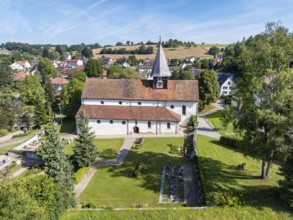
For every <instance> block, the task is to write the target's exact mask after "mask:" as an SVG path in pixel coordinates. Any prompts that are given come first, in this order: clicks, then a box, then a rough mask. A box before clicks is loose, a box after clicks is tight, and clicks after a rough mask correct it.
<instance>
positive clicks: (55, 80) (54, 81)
mask: <svg viewBox="0 0 293 220" xmlns="http://www.w3.org/2000/svg"><path fill="white" fill-rule="evenodd" d="M50 81H51V83H52V84H59V85H64V84H67V83H69V81H68V80H67V79H65V78H63V77H53V78H50Z"/></svg>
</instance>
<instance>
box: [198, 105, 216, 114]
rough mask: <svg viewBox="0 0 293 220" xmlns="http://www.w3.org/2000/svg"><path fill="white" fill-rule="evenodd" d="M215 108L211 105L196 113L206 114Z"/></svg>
mask: <svg viewBox="0 0 293 220" xmlns="http://www.w3.org/2000/svg"><path fill="white" fill-rule="evenodd" d="M215 108H216V107H215V106H214V105H213V104H210V105H206V106H205V107H204V109H203V110H201V111H199V112H198V113H199V114H204V113H206V112H208V111H211V110H213V109H215Z"/></svg>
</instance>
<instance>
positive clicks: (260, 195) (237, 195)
mask: <svg viewBox="0 0 293 220" xmlns="http://www.w3.org/2000/svg"><path fill="white" fill-rule="evenodd" d="M278 197H280V188H278V187H266V188H262V189H254V190H247V191H231V192H210V193H207V194H206V205H207V206H234V205H238V204H244V203H249V202H252V201H259V200H264V199H271V198H278Z"/></svg>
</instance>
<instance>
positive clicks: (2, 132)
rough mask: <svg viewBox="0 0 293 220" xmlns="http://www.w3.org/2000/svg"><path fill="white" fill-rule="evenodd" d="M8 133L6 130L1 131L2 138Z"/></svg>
mask: <svg viewBox="0 0 293 220" xmlns="http://www.w3.org/2000/svg"><path fill="white" fill-rule="evenodd" d="M7 133H8V131H7V130H6V129H0V137H1V136H4V135H6V134H7Z"/></svg>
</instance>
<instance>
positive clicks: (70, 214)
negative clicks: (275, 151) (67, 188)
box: [60, 202, 293, 220]
mask: <svg viewBox="0 0 293 220" xmlns="http://www.w3.org/2000/svg"><path fill="white" fill-rule="evenodd" d="M292 214H293V213H290V212H288V211H287V210H285V209H284V208H283V207H282V206H281V205H280V204H279V203H278V202H267V203H263V204H259V205H256V204H254V206H241V207H240V206H239V207H226V208H210V209H198V210H192V209H189V210H183V209H177V210H174V209H173V210H148V211H145V210H144V211H142V210H131V211H130V210H128V211H78V210H69V211H67V213H65V214H64V215H63V216H62V217H61V218H60V219H61V220H84V219H86V220H93V219H105V220H108V219H109V220H112V219H115V220H120V219H121V220H122V219H123V220H124V219H128V220H137V219H139V220H149V219H160V220H167V219H168V220H173V219H174V220H178V219H180V220H185V219H188V220H189V219H204V220H206V219H207V220H210V219H213V220H217V219H219V220H222V219H227V220H230V219H231V220H234V219H243V220H246V219H258V220H267V219H271V220H274V219H280V220H281V219H293V217H292Z"/></svg>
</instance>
